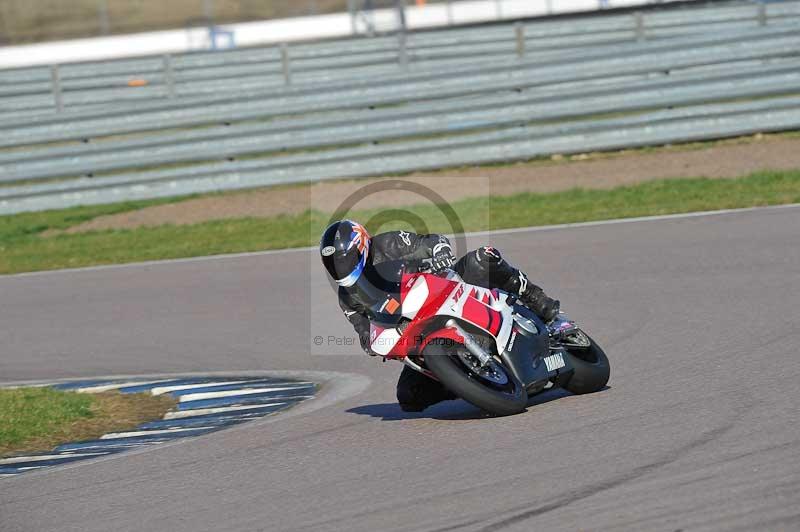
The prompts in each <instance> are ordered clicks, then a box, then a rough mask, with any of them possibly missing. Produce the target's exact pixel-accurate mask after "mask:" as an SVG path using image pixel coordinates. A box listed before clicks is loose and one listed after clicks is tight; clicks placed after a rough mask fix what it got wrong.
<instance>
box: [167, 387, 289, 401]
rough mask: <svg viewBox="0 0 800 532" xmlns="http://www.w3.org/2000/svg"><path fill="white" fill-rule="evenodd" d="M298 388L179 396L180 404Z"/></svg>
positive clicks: (258, 389)
mask: <svg viewBox="0 0 800 532" xmlns="http://www.w3.org/2000/svg"><path fill="white" fill-rule="evenodd" d="M298 388H303V387H302V386H287V387H284V388H249V389H247V388H239V389H238V390H226V391H224V392H200V393H190V394H186V395H183V396H181V399H180V402H181V403H185V402H187V401H198V400H200V399H218V398H221V397H236V396H239V395H253V394H255V393H265V392H283V391H286V390H297V389H298Z"/></svg>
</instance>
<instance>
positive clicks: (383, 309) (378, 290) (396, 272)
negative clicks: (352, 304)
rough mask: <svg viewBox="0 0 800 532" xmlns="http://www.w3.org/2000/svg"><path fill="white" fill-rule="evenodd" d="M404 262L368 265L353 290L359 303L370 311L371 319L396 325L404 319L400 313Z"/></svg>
mask: <svg viewBox="0 0 800 532" xmlns="http://www.w3.org/2000/svg"><path fill="white" fill-rule="evenodd" d="M403 271H404V262H403V261H399V260H396V261H386V262H381V263H379V264H374V265H367V267H366V268H364V273H363V274H362V275H361V277H359V279H358V281H356V283H355V284H354V285H353V287H352V290H354V291H355V292H356V294H357V297H358V299H359V301H362V302H363V303H364V305H365V306H366V307H367V308H368V309H369V313H370V319H371V320H373V321H376V322H379V323H382V324H386V325H394V324H397V323H398V322H399V321H400V318H401V317H402V314H401V311H400V280H401V279H402V278H403Z"/></svg>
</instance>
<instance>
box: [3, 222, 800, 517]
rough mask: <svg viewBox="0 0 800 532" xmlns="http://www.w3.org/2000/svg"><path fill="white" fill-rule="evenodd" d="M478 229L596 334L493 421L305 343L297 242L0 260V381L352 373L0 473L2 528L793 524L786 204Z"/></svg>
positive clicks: (799, 422)
mask: <svg viewBox="0 0 800 532" xmlns="http://www.w3.org/2000/svg"><path fill="white" fill-rule="evenodd" d="M487 241H489V242H490V243H491V244H493V245H495V246H497V247H499V248H500V249H501V250H503V252H504V253H505V255H506V256H507V257H508V258H509V259H510V260H511V261H512V262H515V263H516V264H517V265H519V266H520V267H521V268H523V269H524V270H526V271H527V272H528V273H529V274H530V276H531V277H532V278H533V279H534V280H535V281H537V282H539V283H540V284H542V285H543V286H544V287H545V288H546V290H547V291H548V292H549V293H551V294H553V295H556V296H558V297H559V298H560V299H561V300H562V304H563V306H564V307H565V308H566V309H567V310H568V311H569V313H570V315H571V316H572V317H573V318H575V319H576V320H577V321H578V322H579V323H580V324H581V325H582V326H583V327H584V328H585V329H586V330H587V331H588V332H589V333H590V334H592V336H593V337H594V338H595V339H596V340H597V341H598V342H599V343H600V344H601V345H602V346H603V347H604V348H605V350H606V352H607V354H608V355H609V358H610V360H611V367H612V376H611V381H610V383H609V388H608V389H606V390H604V391H602V392H599V393H596V394H592V395H586V396H571V395H569V394H568V393H566V392H559V391H553V392H548V394H545V395H543V396H539V397H537V398H535V399H534V400H533V401H532V406H531V407H530V408H529V409H528V411H527V412H526V413H523V414H521V415H517V416H512V417H506V418H486V417H484V416H481V415H480V413H479V412H477V411H476V410H475V409H474V408H472V407H471V406H469V405H468V404H466V403H464V402H461V401H451V402H447V403H444V404H441V405H438V406H436V407H434V408H431V409H429V410H428V411H426V412H424V413H422V414H404V413H402V412H401V411H400V410H399V408H398V407H397V406H396V405H395V403H394V384H395V379H396V376H397V374H398V373H399V371H400V365H399V364H397V363H387V364H382V363H381V362H380V361H379V360H377V359H370V358H367V357H365V356H363V355H359V354H357V352H355V351H354V352H353V354H352V355H344V356H340V355H336V356H332V355H329V356H321V355H316V354H315V355H312V354H310V352H309V351H310V347H309V345H310V341H309V338H310V336H311V335H312V334H314V333H315V332H316V331H317V330H319V329H324V330H326V331H327V330H336V329H339V330H341V331H342V332H349V331H347V327H349V325H348V324H347V323H346V321H345V320H344V318H343V317H342V315H341V313H340V312H339V310H338V308H337V306H336V303H335V298H334V295H333V294H332V293H330V294H329V295H328V296H327V297H326V298H324V299H325V300H324V302H321V303H320V304H324V305H327V307H328V308H329V310H330V312H328V313H325V314H324V315H325V316H327V318H324V319H325V322H324V323H316V322H315V323H313V324H311V323H310V321H311V320H310V316H311V315H312V314H313V315H314V316H318V315H319V314H320V313H312V311H311V310H310V306H311V305H316V302H314V301H312V299H313V296H314V294H316V293H322V292H319V291H318V290H319V289H320V288H325V284H324V283H325V280H324V278H323V277H322V271H321V268H318V267H317V265H316V262H315V259H314V258H313V255H312V253H311V252H309V251H290V252H284V253H270V254H263V255H252V256H243V257H231V258H221V259H216V260H207V261H203V260H201V261H188V262H174V263H165V264H151V265H139V266H130V267H121V268H110V269H97V270H87V271H72V272H54V273H47V274H42V275H31V276H18V277H0V300H1V301H2V308H0V324H2V325H0V350H2V353H1V356H0V380H2V381H15V380H28V379H56V378H67V377H94V376H101V375H111V374H126V375H133V374H143V375H144V374H157V373H181V372H183V373H188V372H200V371H203V372H218V371H229V372H237V371H239V372H246V371H264V370H314V371H335V372H340V373H349V374H353V375H358V376H361V379H362V381H363V377H368V378H369V379H371V381H370V383H369V385H368V386H367V387H366V389H365V390H364V391H363V392H361V393H351V394H345V395H342V396H341V400H339V401H338V402H335V401H329V402H328V403H327V404H325V403H319V404H321V405H323V406H322V407H321V408H316V409H313V410H309V411H307V412H298V413H297V414H296V415H291V411H290V413H289V414H287V415H285V417H283V418H282V417H281V416H277V417H275V418H272V422H269V423H261V422H253V423H250V424H246V425H243V426H241V427H239V428H237V429H234V430H231V431H225V432H220V433H216V434H211V435H207V436H202V437H199V438H196V439H192V440H189V441H186V442H185V443H182V444H180V445H173V446H166V447H156V448H154V449H152V450H148V451H147V452H141V453H132V454H127V455H120V456H118V457H116V458H114V459H109V460H104V461H99V462H89V463H84V464H82V465H80V466H77V467H72V468H64V469H57V470H53V471H48V472H45V473H31V474H29V475H23V476H21V477H19V478H13V479H3V480H0V530H2V531H3V532H6V531H15V532H16V531H25V532H34V531H37V532H38V531H50V530H52V531H65V530H82V531H108V530H115V531H116V532H122V531H128V530H130V531H133V530H143V529H147V530H168V531H176V532H180V531H192V532H195V531H198V530H225V531H227V530H232V531H250V530H343V529H347V530H355V531H361V530H364V531H366V530H370V531H372V530H423V531H445V530H464V531H494V530H504V531H505V530H526V531H527V530H664V531H670V532H672V531H677V530H682V531H689V530H798V529H800V406H798V399H799V398H800V393H799V392H800V387H799V386H798V381H800V352H799V351H800V208H798V207H790V208H781V209H763V210H755V211H745V212H736V213H727V214H718V215H712V216H704V217H693V218H680V219H668V220H658V221H643V222H634V223H622V224H611V225H596V226H584V227H573V228H560V229H553V230H545V231H529V232H525V231H521V232H515V233H510V234H503V233H499V234H496V235H493V236H492V237H491V238H490V237H485V236H484V237H481V238H480V242H479V241H478V239H474V241H473V242H471V244H472V245H477V244H479V243H485V242H487ZM312 267H313V268H314V269H313V271H312V270H311V268H312ZM315 321H316V319H315ZM339 378H341V379H344V380H346V379H348V377H346V376H341V375H340V376H339ZM325 393H326V390H325V387H324V386H323V389H322V391H321V394H320V399H322V400H324V398H325ZM317 400H318V399H314V400H312V401H310V402H309V403H313V402H314V401H317Z"/></svg>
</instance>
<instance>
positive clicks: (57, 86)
mask: <svg viewBox="0 0 800 532" xmlns="http://www.w3.org/2000/svg"><path fill="white" fill-rule="evenodd" d="M50 78H51V79H52V82H53V102H54V103H55V106H56V111H57V112H59V113H60V112H62V111H64V95H63V94H62V91H61V70H60V69H59V67H58V65H52V66H51V67H50Z"/></svg>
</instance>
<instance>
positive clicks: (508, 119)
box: [0, 3, 800, 213]
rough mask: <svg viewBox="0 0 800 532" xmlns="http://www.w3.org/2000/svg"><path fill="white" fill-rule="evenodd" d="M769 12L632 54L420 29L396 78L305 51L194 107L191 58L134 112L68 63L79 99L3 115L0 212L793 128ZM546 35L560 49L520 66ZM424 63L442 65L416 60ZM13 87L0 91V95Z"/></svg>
mask: <svg viewBox="0 0 800 532" xmlns="http://www.w3.org/2000/svg"><path fill="white" fill-rule="evenodd" d="M775 6H777V7H778V8H780V13H781V14H782V15H781V16H776V15H775V14H774V13H773V12H772V9H773V7H774V6H773V5H770V6H769V11H768V12H767V13H768V14H769V16H768V17H762V19H760V20H766V22H765V23H763V24H762V22H761V21H759V20H756V21H755V22H753V21H752V20H751V21H748V22H747V24H744V25H740V22H741V21H740V20H739V21H737V22H736V23H735V24H736V25H734V26H731V25H730V23H729V22H724V23H721V24H720V25H719V26H718V27H716V31H710V29H709V28H712V27H714V26H712V25H711V22H710V21H712V20H713V21H717V22H719V21H721V20H729V19H731V18H732V17H733V15H735V16H737V17H739V16H741V14H742V13H745V12H746V10H749V13H750V15H751V16H752V13H753V10H754V9H756V10H759V9H761V8H754V6H753V5H745V6H735V7H725V8H710V9H698V10H691V11H690V10H679V11H678V12H665V13H657V15H658V20H659V21H661V22H659V24H661V27H662V29H663V28H665V27H667V26H669V25H671V26H669V27H671V28H672V29H671V30H670V31H676V28H683V29H682V30H681V31H680V32H677V31H676V32H674V33H671V34H669V35H660V36H658V37H651V36H650V34H648V37H647V38H646V39H644V40H641V39H636V38H635V35H634V36H633V37H632V36H631V35H628V36H627V37H626V38H624V39H621V40H615V39H616V38H617V37H619V36H620V35H615V36H614V39H610V40H605V41H604V40H602V39H600V38H596V37H597V36H598V35H603V33H602V32H611V33H615V32H619V31H620V30H619V25H620V24H622V23H623V19H626V20H627V22H628V23H629V22H630V17H629V16H626V17H618V16H614V17H608V18H604V17H602V18H592V19H586V20H582V19H577V20H569V21H562V22H560V23H559V22H552V21H550V22H546V23H541V26H542V27H541V28H539V27H538V26H537V25H535V24H532V25H528V26H526V27H525V36H529V35H531V34H533V35H536V37H535V38H531V39H530V41H529V40H528V39H522V42H523V43H524V49H523V50H520V49H519V47H520V44H519V43H518V41H515V40H513V39H512V40H509V41H510V42H508V43H506V42H504V41H500V44H502V46H503V47H504V48H499V47H498V48H497V50H498V51H496V52H495V51H494V48H493V47H494V46H499V45H497V43H495V41H493V40H492V39H493V35H494V32H496V33H497V35H501V34H503V35H508V34H511V35H514V34H515V31H514V30H515V27H514V26H512V25H502V26H497V27H492V28H491V31H488V30H487V31H484V33H478V32H479V31H480V30H479V29H475V28H473V29H472V30H469V31H467V30H453V32H452V33H448V32H441V31H440V32H431V33H430V34H426V35H425V36H416V35H415V36H413V38H412V37H411V36H410V37H409V41H408V42H409V43H414V42H415V39H419V43H420V44H414V46H417V47H418V48H417V50H418V55H417V56H412V57H414V60H413V61H412V63H411V64H410V65H409V68H408V69H407V70H404V69H400V68H398V65H397V64H396V62H395V63H394V64H384V63H380V62H378V63H376V64H369V65H366V66H365V65H363V64H360V65H358V66H353V65H349V66H342V63H338V64H339V67H338V69H337V70H334V71H331V70H329V69H327V68H326V67H325V61H327V60H330V61H334V59H333V58H327V59H326V58H325V57H324V56H322V57H320V55H321V52H320V51H319V50H317V49H316V48H315V47H319V46H322V45H320V44H316V45H310V44H309V45H305V46H306V51H307V53H308V57H309V61H312V62H311V63H309V64H310V65H312V66H311V67H309V70H308V71H307V72H305V73H304V72H303V70H302V68H301V69H299V70H295V69H294V68H292V71H291V77H292V83H291V85H288V86H287V85H285V84H284V83H281V82H277V83H275V84H273V85H267V84H265V83H264V79H262V78H258V77H257V76H251V74H250V72H251V71H250V70H249V69H251V68H253V65H256V66H257V65H261V64H262V63H259V62H258V61H256V60H255V59H253V58H255V57H257V52H264V51H266V50H268V49H263V50H249V51H237V52H235V53H236V54H237V56H236V60H235V61H231V63H228V64H225V63H224V62H221V63H214V65H215V66H212V65H208V66H206V67H204V68H207V69H208V70H209V71H212V70H216V71H219V72H226V73H227V74H226V75H225V76H222V77H223V78H224V79H221V80H220V81H219V82H218V83H215V82H213V80H211V81H209V83H210V84H211V85H212V86H211V88H210V89H209V90H208V92H206V91H202V92H197V93H195V92H192V91H187V90H186V84H188V83H190V82H189V81H187V79H186V78H183V79H182V78H181V75H182V74H187V75H190V76H191V75H196V76H210V75H211V74H209V72H207V71H205V70H204V69H203V68H201V67H198V66H194V65H195V64H203V63H202V62H203V61H204V60H205V59H206V58H205V57H201V55H206V54H199V55H198V56H186V57H182V58H180V60H178V58H176V60H175V62H174V63H173V66H174V67H175V68H176V79H175V82H174V88H173V90H174V92H175V96H176V97H174V98H165V97H164V94H163V93H159V92H158V90H159V89H158V88H156V87H150V88H149V89H150V90H151V92H152V94H150V96H149V97H142V98H141V99H137V100H135V101H133V102H127V103H119V104H112V102H113V99H114V98H115V97H117V98H119V93H117V92H115V91H117V90H118V89H114V88H111V89H109V88H98V87H97V84H98V83H100V81H99V79H98V76H99V73H100V72H101V71H102V67H103V66H104V65H101V64H95V65H74V66H72V67H71V70H67V69H64V70H62V71H61V72H60V73H59V74H60V75H61V76H62V77H61V79H60V80H59V81H60V82H61V83H64V84H65V83H67V82H68V80H70V81H72V82H79V81H85V82H86V84H85V85H83V86H78V85H76V86H75V88H73V89H72V91H73V92H67V91H65V93H64V95H65V96H66V98H65V99H64V104H65V108H64V111H63V112H62V113H56V112H53V111H49V112H43V111H41V110H36V108H33V109H32V110H31V111H30V112H27V113H26V112H20V111H15V112H16V113H17V114H14V112H12V111H10V110H9V113H8V114H6V115H3V116H4V118H5V120H3V122H2V123H0V133H2V134H0V148H4V149H0V183H3V184H5V186H2V187H0V213H13V212H20V211H25V210H40V209H49V208H59V207H65V206H70V205H79V204H91V203H106V202H113V201H120V200H128V199H136V198H151V197H161V196H173V195H181V194H190V193H197V192H205V191H212V190H221V189H236V188H247V187H256V186H264V185H270V184H277V183H285V182H296V181H302V180H309V179H310V180H321V179H328V178H336V177H357V176H365V175H378V174H381V173H386V172H391V173H396V172H406V171H413V170H424V169H433V168H438V167H443V166H454V165H463V164H479V163H485V162H497V161H503V160H519V159H530V158H533V157H537V156H541V155H547V154H550V153H575V152H583V151H589V150H602V149H616V148H624V147H629V146H640V145H648V144H659V143H674V142H681V141H687V140H698V139H707V138H715V137H725V136H731V135H740V134H746V133H755V132H759V131H779V130H783V129H795V128H798V127H800V96H798V95H800V68H798V67H800V31H799V30H800V18H798V17H797V16H796V14H800V9H798V7H800V3H787V4H777V5H775ZM757 12H760V11H757ZM776 12H777V11H776ZM762 13H763V12H762ZM655 15H656V14H652V15H651V14H648V17H649V16H655ZM645 20H647V19H645ZM681 20H682V21H684V22H683V24H684V25H683V26H681V25H680V21H681ZM665 21H666V22H665ZM667 22H669V24H667ZM581 24H586V28H591V29H592V31H594V32H595V33H594V34H593V33H592V31H590V30H589V29H585V30H584V31H581ZM640 26H641V24H640ZM644 26H645V27H651V25H650V24H645V25H644ZM689 26H691V27H693V28H694V31H688V30H687V29H686V28H687V27H689ZM652 27H655V24H653V25H652ZM517 28H519V26H517ZM598 28H600V29H598ZM484 30H485V29H484ZM519 31H520V30H517V33H516V35H519ZM543 35H549V36H550V37H551V38H552V39H553V41H554V42H558V41H557V40H558V39H561V38H564V39H569V40H571V41H572V42H571V43H570V44H569V46H559V45H557V44H553V42H551V43H550V44H551V45H552V46H551V47H550V48H549V49H545V47H544V46H543V45H542V46H541V47H540V48H534V49H533V50H534V51H530V50H529V49H528V47H529V45H530V43H532V42H538V43H539V44H540V45H541V44H542V43H543V42H544V41H546V40H547V38H546V37H543ZM559 36H561V37H559ZM607 36H608V35H604V37H607ZM577 37H581V40H577ZM479 39H481V40H482V41H481V42H476V41H478V40H479ZM507 40H508V39H507ZM561 42H562V43H563V41H561ZM364 43H365V44H367V45H368V46H367V48H368V49H355V48H354V49H353V50H352V53H351V54H350V56H352V57H351V58H358V57H361V56H364V57H369V58H370V59H369V60H370V61H371V60H373V59H375V57H378V56H380V54H382V53H389V54H392V53H393V52H392V51H391V50H389V52H385V51H384V50H383V49H382V48H381V47H382V46H384V45H387V46H388V45H389V43H390V41H387V40H386V39H384V40H383V41H381V40H378V39H376V40H375V42H372V41H364ZM422 43H424V44H422ZM434 43H435V44H434ZM334 45H335V46H334V48H336V47H342V48H341V49H346V48H344V47H346V46H352V43H350V42H340V43H334ZM410 49H413V48H410ZM315 50H316V51H315ZM459 50H462V51H463V53H464V57H458V54H457V52H458V51H459ZM481 50H483V51H481ZM503 50H504V51H503ZM443 51H446V53H447V54H450V55H446V54H445V53H443ZM424 53H431V54H433V53H439V55H438V56H436V58H435V59H429V60H427V62H426V61H421V60H420V59H419V57H421V56H422V55H423V54H424ZM248 54H253V55H248ZM315 54H316V55H315ZM370 54H372V55H370ZM220 55H222V54H220ZM373 56H374V57H373ZM341 57H346V56H345V55H343V56H340V57H339V59H337V61H341ZM364 57H362V59H363V58H364ZM208 58H209V61H213V62H217V61H219V60H218V58H217V57H216V56H208ZM248 58H251V59H253V60H250V59H248ZM153 60H154V59H140V60H136V61H130V62H126V65H127V66H126V67H125V68H128V67H130V65H131V64H135V65H137V66H136V68H142V67H143V65H147V64H149V63H148V61H153ZM194 61H197V63H193V62H194ZM111 65H113V66H114V68H115V69H117V70H115V71H114V72H113V73H112V76H116V75H122V73H123V72H124V70H123V67H122V66H121V65H120V64H116V63H112V64H111ZM178 65H180V66H178ZM188 65H192V66H191V67H189V66H188ZM318 67H319V70H314V69H316V68H318ZM237 69H238V70H237ZM25 72H28V73H29V74H30V76H29V77H28V78H25V79H24V80H23V81H20V80H19V79H18V80H17V81H18V83H16V85H17V86H22V87H25V89H24V90H28V89H29V88H31V87H32V86H34V85H35V87H36V90H40V89H41V87H40V86H39V85H36V84H41V83H42V82H41V80H36V79H34V75H33V73H37V72H39V71H38V70H37V69H29V70H26V71H25ZM92 73H94V76H95V77H94V78H92ZM36 75H39V74H36ZM304 75H306V76H308V77H304ZM280 76H282V74H279V75H278V77H280ZM227 78H230V79H227ZM251 78H256V79H251ZM189 79H191V78H189ZM200 79H205V78H202V77H201V78H200ZM101 85H102V84H101ZM14 86H15V83H10V82H8V80H7V79H5V78H3V77H2V76H0V90H3V89H6V90H10V89H11V88H12V87H14ZM78 87H80V88H78ZM145 89H147V88H145ZM162 89H163V88H162ZM123 90H124V89H123ZM140 94H141V93H140ZM70 95H71V96H73V97H74V98H75V99H70V98H69V96H70ZM86 95H91V97H93V98H95V100H94V103H89V101H90V100H89V99H88V97H87V96H86ZM48 96H49V95H46V94H45V95H43V97H45V98H46V97H48ZM34 97H36V95H30V94H24V95H18V96H0V108H1V107H2V105H3V104H4V103H5V102H6V100H7V99H9V98H34ZM79 97H86V98H87V99H86V100H80V99H78V98H79ZM98 98H99V99H98ZM103 98H108V101H106V100H103ZM76 102H83V103H84V104H85V106H81V107H75V105H76ZM163 167H168V168H163Z"/></svg>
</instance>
